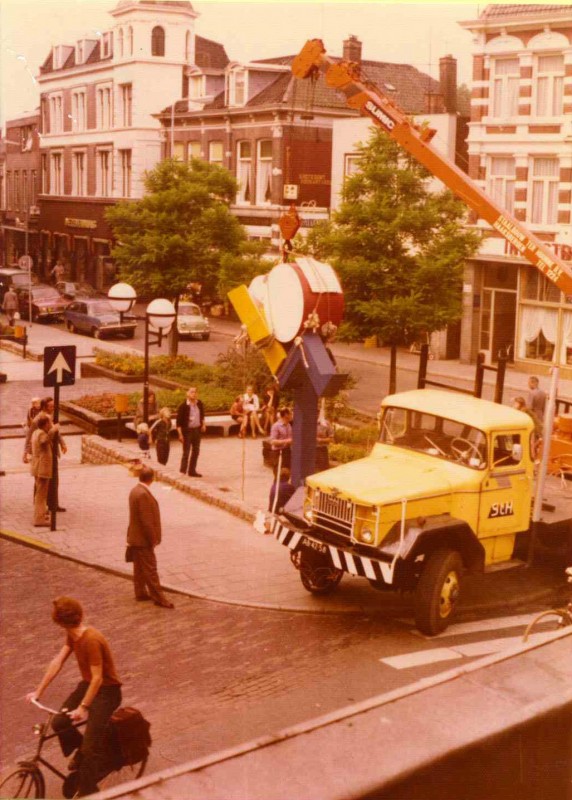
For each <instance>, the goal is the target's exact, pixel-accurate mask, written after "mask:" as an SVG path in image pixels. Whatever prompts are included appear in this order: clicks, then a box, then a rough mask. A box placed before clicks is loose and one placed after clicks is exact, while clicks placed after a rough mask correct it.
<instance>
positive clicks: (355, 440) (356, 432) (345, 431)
mask: <svg viewBox="0 0 572 800" xmlns="http://www.w3.org/2000/svg"><path fill="white" fill-rule="evenodd" d="M378 437H379V431H378V430H377V426H376V425H365V426H363V427H360V428H342V427H340V428H336V442H337V443H339V444H348V445H365V446H366V448H369V449H371V447H372V445H374V444H375V442H377V440H378Z"/></svg>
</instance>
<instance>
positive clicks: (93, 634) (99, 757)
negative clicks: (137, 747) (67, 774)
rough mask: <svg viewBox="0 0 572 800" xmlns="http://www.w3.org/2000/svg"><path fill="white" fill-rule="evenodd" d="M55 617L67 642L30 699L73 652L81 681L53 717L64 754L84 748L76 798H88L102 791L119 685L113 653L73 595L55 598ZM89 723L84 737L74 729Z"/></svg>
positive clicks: (77, 765) (75, 764)
mask: <svg viewBox="0 0 572 800" xmlns="http://www.w3.org/2000/svg"><path fill="white" fill-rule="evenodd" d="M52 619H53V621H54V622H55V623H56V625H59V626H60V627H61V628H63V629H64V631H65V634H66V642H65V644H64V645H63V647H62V648H61V649H60V651H59V653H58V654H57V655H56V656H55V657H54V658H53V659H52V661H51V662H50V663H49V665H48V668H47V670H46V672H45V674H44V677H43V678H42V680H41V681H40V685H39V686H38V688H37V689H36V690H35V691H34V692H29V694H27V695H26V699H27V700H28V701H29V702H31V701H32V700H39V699H40V697H41V696H42V694H43V692H44V691H45V690H46V689H47V687H48V686H49V685H50V683H51V682H52V681H53V679H54V678H55V677H56V675H58V674H59V672H60V671H61V669H62V667H63V665H64V664H65V662H66V661H67V659H68V658H69V656H70V655H71V654H72V653H74V654H75V657H76V659H77V663H78V667H79V670H80V673H81V681H80V682H79V683H78V684H77V686H76V688H75V689H74V690H73V692H72V693H71V694H70V695H69V697H68V698H67V699H66V700H65V701H64V702H63V704H62V708H61V711H60V713H59V714H58V715H57V716H56V717H54V720H53V722H52V727H53V729H54V730H55V731H56V732H57V734H58V737H59V740H60V745H61V748H62V752H63V754H64V756H69V755H70V754H71V753H73V751H74V750H75V749H76V748H80V749H79V750H78V752H77V753H76V754H75V755H74V757H73V759H72V762H71V763H70V769H75V770H79V772H78V777H79V783H78V791H77V794H76V795H75V797H85V796H86V795H92V794H95V793H96V792H97V791H98V786H97V779H98V774H99V773H100V771H101V768H102V767H103V764H104V748H105V734H106V730H107V725H108V722H109V719H110V717H111V715H112V714H113V712H114V711H115V709H116V708H118V707H119V705H120V704H121V681H120V680H119V678H118V676H117V672H116V671H115V666H114V663H113V656H112V654H111V649H110V647H109V644H108V642H107V640H106V639H105V637H104V636H103V635H102V634H101V633H100V632H99V631H97V630H96V629H95V628H92V627H91V626H88V625H86V624H85V623H84V622H83V608H82V607H81V604H80V603H79V602H78V601H77V600H75V599H74V598H73V597H65V596H64V597H57V598H56V599H55V600H54V601H53V609H52ZM85 721H87V725H86V727H85V729H84V732H83V736H82V734H81V733H80V731H79V730H78V729H77V728H76V727H75V725H76V724H77V723H78V722H85Z"/></svg>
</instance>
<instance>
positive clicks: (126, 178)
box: [119, 150, 131, 197]
mask: <svg viewBox="0 0 572 800" xmlns="http://www.w3.org/2000/svg"><path fill="white" fill-rule="evenodd" d="M119 156H120V159H121V196H122V197H131V150H120V151H119Z"/></svg>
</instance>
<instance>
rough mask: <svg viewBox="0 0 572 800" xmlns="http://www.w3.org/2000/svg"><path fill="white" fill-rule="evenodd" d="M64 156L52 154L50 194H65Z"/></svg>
mask: <svg viewBox="0 0 572 800" xmlns="http://www.w3.org/2000/svg"><path fill="white" fill-rule="evenodd" d="M63 188H64V183H63V165H62V154H61V153H51V154H50V194H63Z"/></svg>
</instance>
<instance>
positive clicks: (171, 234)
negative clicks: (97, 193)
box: [105, 159, 245, 300]
mask: <svg viewBox="0 0 572 800" xmlns="http://www.w3.org/2000/svg"><path fill="white" fill-rule="evenodd" d="M145 189H146V192H147V194H145V196H144V197H143V198H142V199H141V200H136V201H125V202H121V203H117V204H116V205H114V206H111V207H110V208H108V209H107V210H106V212H105V216H106V219H107V221H108V222H109V223H110V225H111V227H112V228H113V232H114V236H115V238H116V240H117V242H118V244H117V246H116V247H114V249H113V253H112V255H113V257H114V259H115V261H116V263H117V264H118V266H119V273H120V277H121V279H122V280H125V281H127V282H128V283H130V284H132V285H133V286H134V287H135V289H136V290H137V292H138V294H141V295H144V296H148V297H158V296H163V297H168V298H171V299H173V300H175V299H177V298H178V296H179V295H180V294H181V293H183V292H184V291H185V288H186V286H187V284H188V283H189V282H191V281H194V282H199V283H201V284H202V285H203V294H204V295H205V296H206V295H208V294H212V293H214V292H215V290H216V288H217V285H218V273H219V269H220V263H221V257H222V256H223V254H225V253H238V252H239V248H240V245H241V243H242V242H243V241H244V239H245V233H244V230H243V228H242V226H241V224H240V223H239V222H238V220H237V219H236V217H234V216H233V215H232V214H231V213H230V209H229V204H230V202H231V201H232V200H233V199H234V197H235V195H236V190H237V183H236V180H235V179H234V178H233V176H232V175H231V174H230V172H228V170H226V169H223V168H222V167H219V166H217V165H213V164H208V163H206V162H205V161H201V160H200V159H193V160H192V161H191V163H190V164H187V163H183V162H180V161H177V160H174V159H166V160H164V161H162V162H160V163H159V164H158V165H157V166H156V167H155V169H153V170H152V171H151V172H148V173H147V174H146V178H145Z"/></svg>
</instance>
